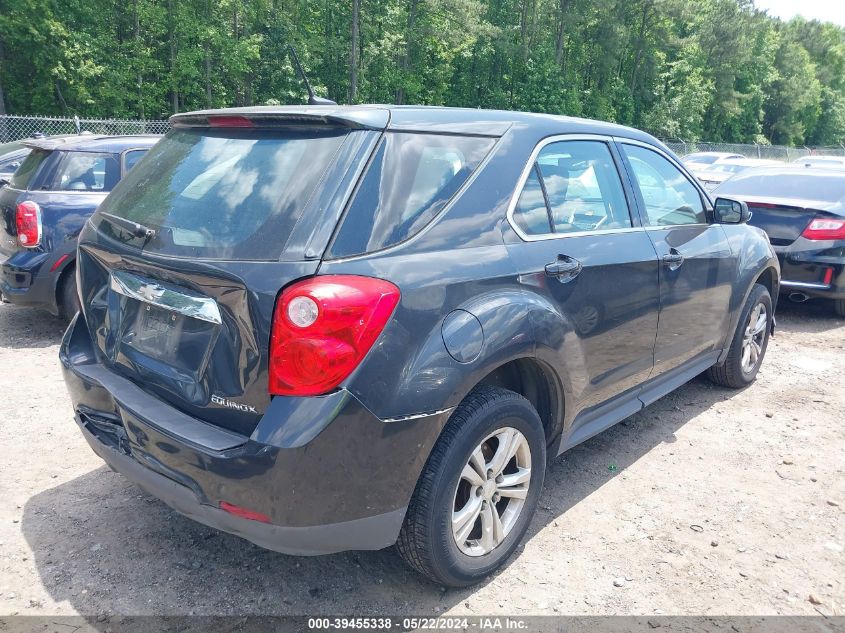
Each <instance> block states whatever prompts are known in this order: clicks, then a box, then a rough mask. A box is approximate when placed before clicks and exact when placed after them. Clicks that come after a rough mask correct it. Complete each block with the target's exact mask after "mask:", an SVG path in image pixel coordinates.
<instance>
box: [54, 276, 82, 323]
mask: <svg viewBox="0 0 845 633" xmlns="http://www.w3.org/2000/svg"><path fill="white" fill-rule="evenodd" d="M57 294H58V299H59V317H61V318H62V319H64V320H65V321H70V320H71V319H72V318H73V317H74V315H75V314H76V313H77V312H79V292H77V290H76V270H75V268H74V267H73V266H72V265H71V266H70V267H68V268H66V269H65V270H64V272H63V273H62V277H61V279H59V292H58V293H57Z"/></svg>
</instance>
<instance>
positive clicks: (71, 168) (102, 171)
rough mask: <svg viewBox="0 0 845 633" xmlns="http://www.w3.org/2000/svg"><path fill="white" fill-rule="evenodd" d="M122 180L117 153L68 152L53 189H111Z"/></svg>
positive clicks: (92, 190) (63, 159) (104, 190)
mask: <svg viewBox="0 0 845 633" xmlns="http://www.w3.org/2000/svg"><path fill="white" fill-rule="evenodd" d="M118 180H120V164H119V163H118V161H117V156H116V155H115V154H96V153H94V152H66V153H65V155H64V157H63V158H62V162H61V165H60V166H59V169H58V171H57V172H56V177H55V179H54V180H53V185H52V186H51V187H50V189H51V190H53V191H91V192H106V191H111V190H112V189H113V188H114V186H115V185H116V184H117V181H118Z"/></svg>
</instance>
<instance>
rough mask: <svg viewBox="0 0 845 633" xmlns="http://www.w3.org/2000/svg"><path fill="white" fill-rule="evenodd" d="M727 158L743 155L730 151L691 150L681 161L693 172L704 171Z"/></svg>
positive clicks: (741, 156)
mask: <svg viewBox="0 0 845 633" xmlns="http://www.w3.org/2000/svg"><path fill="white" fill-rule="evenodd" d="M729 158H745V156H743V155H742V154H734V153H731V152H693V153H692V154H687V155H686V156H684V157H683V158H682V159H681V162H683V164H684V165H685V166H686V168H687V169H688V170H690V171H691V172H693V174H694V173H695V172H697V171H706V170H708V169H710V167H712V166H713V165H714V164H715V163H718V162H720V161H722V160H726V159H729Z"/></svg>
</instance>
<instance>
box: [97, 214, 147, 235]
mask: <svg viewBox="0 0 845 633" xmlns="http://www.w3.org/2000/svg"><path fill="white" fill-rule="evenodd" d="M100 215H101V216H102V217H104V218H105V219H106V220H108V221H109V222H110V223H111V224H114V225H115V226H119V227H120V228H122V229H126V230H127V231H129V232H130V233H132V235H134V236H135V237H141V238H143V239H144V241H145V242H146V241H149V240H151V239H152V238H153V237H155V234H156V232H155V229H151V228H150V227H148V226H144V225H143V224H138V223H137V222H133V221H132V220H127V219H126V218H122V217H120V216H119V215H112V214H111V213H103V212H102V211H101V212H100Z"/></svg>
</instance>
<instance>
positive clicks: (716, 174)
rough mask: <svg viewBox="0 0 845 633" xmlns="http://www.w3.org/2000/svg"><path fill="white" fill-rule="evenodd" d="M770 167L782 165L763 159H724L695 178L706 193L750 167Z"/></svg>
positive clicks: (700, 172) (698, 173) (697, 174)
mask: <svg viewBox="0 0 845 633" xmlns="http://www.w3.org/2000/svg"><path fill="white" fill-rule="evenodd" d="M771 165H783V163H781V162H779V161H776V160H766V159H763V158H726V159H724V160H720V161H718V162H716V163H714V164H713V165H712V166H711V167H710V169H708V170H705V171H699V172H697V173H696V176H697V177H698V179H699V180H700V181H701V184H702V185H704V188H705V189H706V190H707V191H713V190H714V189H715V188H716V187H718V186H719V185H721V184H722V183H723V182H725V181H726V180H727V179H728V178H731V177H732V176H734V175H735V174H738V173H739V172H741V171H745V170H746V169H751V168H752V167H767V166H771Z"/></svg>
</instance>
